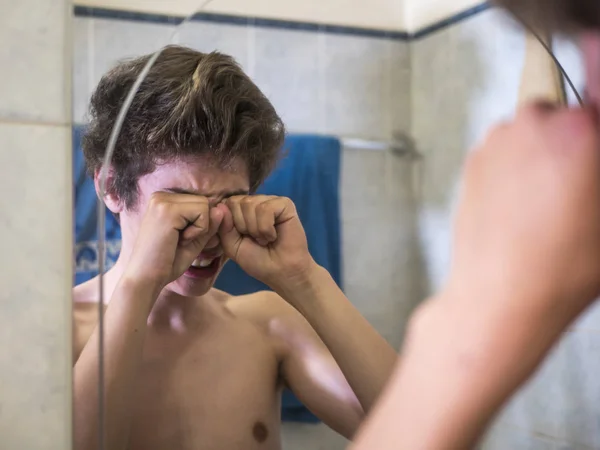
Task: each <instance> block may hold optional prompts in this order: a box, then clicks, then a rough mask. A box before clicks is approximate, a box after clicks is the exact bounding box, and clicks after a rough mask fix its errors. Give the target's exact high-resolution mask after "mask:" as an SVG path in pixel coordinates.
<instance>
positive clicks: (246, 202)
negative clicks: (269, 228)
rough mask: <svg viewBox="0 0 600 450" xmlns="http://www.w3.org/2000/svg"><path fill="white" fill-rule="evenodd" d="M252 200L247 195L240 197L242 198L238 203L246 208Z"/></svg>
mask: <svg viewBox="0 0 600 450" xmlns="http://www.w3.org/2000/svg"><path fill="white" fill-rule="evenodd" d="M253 200H254V199H253V198H252V197H250V196H249V195H247V196H245V197H242V198H241V199H240V203H241V204H242V205H244V206H248V205H251V204H252V203H253Z"/></svg>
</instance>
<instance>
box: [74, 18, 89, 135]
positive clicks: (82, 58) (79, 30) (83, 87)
mask: <svg viewBox="0 0 600 450" xmlns="http://www.w3.org/2000/svg"><path fill="white" fill-rule="evenodd" d="M93 25H94V22H93V19H90V18H87V17H76V18H74V19H73V88H72V89H73V122H75V123H86V122H87V117H86V115H87V109H88V104H89V102H90V97H91V96H92V92H93V89H94V86H93V82H92V68H93V64H92V58H93V55H94V51H93V48H92V44H93V39H92V27H93Z"/></svg>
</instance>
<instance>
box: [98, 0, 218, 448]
mask: <svg viewBox="0 0 600 450" xmlns="http://www.w3.org/2000/svg"><path fill="white" fill-rule="evenodd" d="M212 2H213V0H204V1H203V2H202V3H201V4H200V6H199V7H198V8H196V9H195V10H194V11H193V12H192V13H190V14H189V15H188V16H186V17H185V18H184V19H183V20H182V21H181V22H180V23H179V24H178V25H177V26H176V27H175V30H173V33H172V34H171V37H170V38H169V41H168V43H172V42H173V41H174V39H175V37H176V36H177V34H178V33H179V32H180V31H181V29H182V27H183V26H184V25H185V24H187V23H189V22H190V21H191V20H192V19H193V17H194V16H195V15H196V14H198V13H199V12H202V11H203V10H204V9H205V8H206V6H208V4H210V3H212ZM163 49H164V47H163V48H161V49H159V50H157V51H156V52H155V53H154V54H153V55H152V56H151V57H150V59H149V60H148V62H147V63H146V65H145V66H144V68H143V69H142V71H141V72H140V74H139V75H138V77H137V79H136V80H135V82H134V83H133V86H131V89H130V90H129V93H128V94H127V97H126V98H125V101H124V102H123V105H122V106H121V109H120V110H119V115H118V116H117V119H116V121H115V125H114V126H113V128H112V131H111V134H110V139H109V141H108V145H107V146H106V152H105V154H104V162H103V164H102V167H101V169H100V174H99V183H98V184H99V191H100V199H99V201H98V210H97V223H98V282H99V284H100V287H99V301H98V333H99V335H100V339H99V340H98V450H106V447H105V445H106V442H105V433H104V426H105V421H104V275H105V255H104V253H105V248H106V206H105V204H104V198H105V196H106V186H107V179H108V174H109V170H110V166H111V163H112V157H113V153H114V151H115V147H116V144H117V139H118V138H119V134H120V132H121V128H122V127H123V122H124V121H125V117H126V116H127V112H128V111H129V108H130V106H131V104H132V103H133V99H134V97H135V95H136V94H137V92H138V90H139V88H140V86H141V84H142V83H143V82H144V80H145V79H146V76H147V75H148V73H149V72H150V70H151V69H152V66H154V63H155V62H156V60H157V59H158V57H159V56H160V54H161V53H162V51H163Z"/></svg>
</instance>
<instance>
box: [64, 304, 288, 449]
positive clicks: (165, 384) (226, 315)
mask: <svg viewBox="0 0 600 450" xmlns="http://www.w3.org/2000/svg"><path fill="white" fill-rule="evenodd" d="M260 295H261V294H260V293H259V294H254V295H251V296H245V297H243V298H242V297H229V299H227V300H226V301H225V302H222V303H220V304H215V307H214V308H211V310H210V317H206V314H205V315H204V317H202V318H201V319H199V326H197V327H195V326H191V327H190V326H188V327H187V328H186V330H185V331H183V332H180V333H178V332H176V331H173V330H167V331H164V330H163V331H161V330H158V329H156V328H155V327H153V326H150V327H149V329H148V334H147V336H146V345H145V349H144V354H143V362H142V366H141V368H140V371H139V376H138V378H137V380H136V383H135V392H134V393H133V395H134V415H133V421H132V428H131V435H130V445H129V450H166V449H169V450H213V449H214V450H224V449H227V450H236V449H240V450H242V449H243V450H252V449H261V450H263V449H268V450H276V449H280V448H281V441H280V398H281V390H282V387H283V383H282V380H281V378H280V372H279V365H280V362H281V355H282V353H283V349H282V348H283V344H282V343H281V342H280V341H279V340H278V339H277V338H276V337H274V336H272V334H271V333H269V331H268V330H269V320H268V311H265V308H264V307H263V306H262V305H261V304H262V302H261V301H260ZM76 297H77V295H76ZM253 305H254V306H253ZM97 309H98V307H97V304H94V303H80V302H77V298H76V302H75V336H74V341H75V349H74V351H75V354H76V355H78V354H79V352H80V351H81V350H82V349H83V347H84V346H85V343H86V342H87V340H88V338H89V336H90V334H91V333H92V331H93V329H94V327H95V325H96V322H97Z"/></svg>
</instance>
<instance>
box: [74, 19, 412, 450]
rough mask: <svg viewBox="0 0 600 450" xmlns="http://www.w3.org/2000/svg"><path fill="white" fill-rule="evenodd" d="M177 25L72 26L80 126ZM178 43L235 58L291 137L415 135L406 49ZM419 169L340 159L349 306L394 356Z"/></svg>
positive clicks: (291, 442) (290, 35) (281, 36)
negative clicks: (101, 93)
mask: <svg viewBox="0 0 600 450" xmlns="http://www.w3.org/2000/svg"><path fill="white" fill-rule="evenodd" d="M172 32H173V25H169V24H161V23H148V22H140V21H124V20H115V19H107V18H102V19H100V18H93V17H76V18H75V21H74V43H75V60H74V97H73V102H74V117H75V121H76V122H80V123H81V122H85V111H86V104H87V101H88V99H89V96H90V94H91V92H92V90H93V89H94V87H95V86H96V84H97V83H98V81H99V79H100V77H101V75H102V74H103V73H104V72H105V71H106V70H107V69H108V68H109V67H110V66H111V65H112V64H113V63H114V62H115V61H116V60H118V59H119V58H122V57H126V56H134V55H140V54H142V53H147V52H150V51H153V50H155V49H157V48H159V47H160V46H162V45H164V44H165V43H167V42H168V41H169V38H170V36H171V34H172ZM175 42H178V43H180V44H185V45H189V46H192V47H194V48H197V49H199V50H204V51H210V50H215V49H217V50H220V51H222V52H224V53H228V54H231V55H233V56H234V57H236V58H237V60H238V61H239V62H240V63H241V64H242V66H243V67H244V69H245V70H246V71H247V72H248V73H249V75H250V76H252V77H253V79H254V80H256V82H257V84H258V85H259V86H260V87H261V88H262V89H263V91H264V92H265V93H266V95H267V96H268V97H269V98H270V99H271V100H272V101H273V103H274V104H275V106H276V108H277V109H278V110H279V112H280V113H281V115H282V117H283V118H284V121H285V122H286V124H287V126H288V128H289V130H290V131H295V132H309V133H310V132H313V133H322V134H332V135H337V136H343V137H361V138H368V139H375V140H382V141H389V140H391V138H392V136H393V134H394V132H407V131H408V130H409V128H410V92H411V90H410V71H409V62H410V55H409V49H408V43H407V42H405V41H402V40H399V39H392V38H390V37H386V36H382V37H366V36H360V35H348V34H339V33H330V32H319V31H318V30H311V31H308V30H298V29H296V30H294V29H283V28H274V27H264V26H254V25H252V23H248V24H225V23H211V22H191V23H189V24H187V25H184V27H183V29H182V30H181V32H180V33H179V35H178V36H177V37H176V39H175ZM412 177H413V163H411V162H410V161H408V160H406V159H403V158H399V157H397V156H394V155H392V154H390V153H386V152H377V151H368V150H367V151H361V150H349V149H345V150H344V151H343V161H342V180H341V197H342V222H343V253H344V261H343V263H344V280H345V290H346V293H347V295H348V297H349V298H350V299H351V300H352V301H353V302H354V303H355V304H356V305H357V306H358V308H359V309H360V310H361V311H362V312H363V314H364V315H365V316H366V317H367V318H368V319H369V320H370V321H371V322H372V323H373V324H374V325H375V326H376V327H377V328H378V329H379V330H380V332H381V333H382V334H383V335H384V336H385V337H386V338H387V339H389V341H390V342H391V343H392V344H393V345H395V346H396V347H398V346H399V345H400V342H401V339H402V336H403V334H404V323H405V319H406V318H407V317H408V315H409V312H410V311H411V309H412V308H413V307H414V305H415V304H416V303H417V302H418V301H419V300H420V299H422V297H423V293H422V279H423V278H422V273H423V271H422V268H421V266H420V264H418V263H415V261H420V257H419V250H418V239H417V236H418V235H417V227H416V225H417V224H416V218H417V216H416V204H415V197H414V195H413V183H412V181H411V180H412ZM283 440H284V443H285V448H286V450H294V449H307V448H310V449H314V450H318V449H323V450H336V449H343V448H345V442H344V440H343V439H341V438H339V437H337V436H336V435H335V434H334V433H333V432H331V431H330V430H328V429H327V428H326V427H324V426H316V427H315V426H309V425H305V426H298V425H290V424H286V425H285V427H284V435H283Z"/></svg>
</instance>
